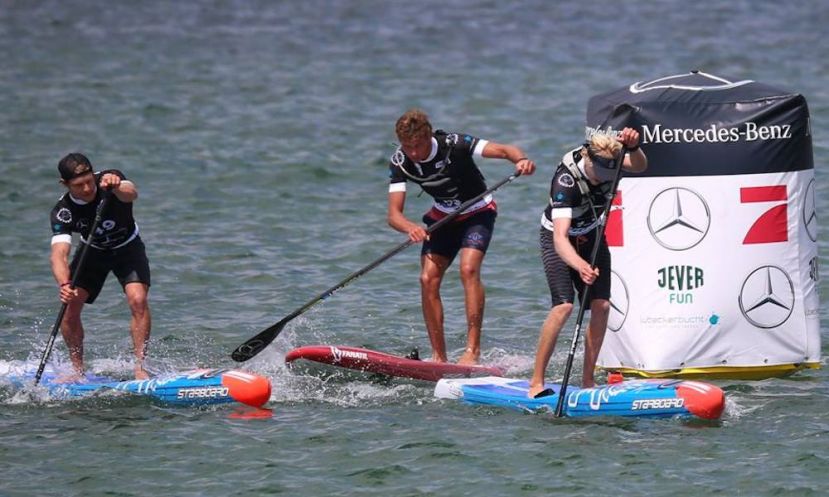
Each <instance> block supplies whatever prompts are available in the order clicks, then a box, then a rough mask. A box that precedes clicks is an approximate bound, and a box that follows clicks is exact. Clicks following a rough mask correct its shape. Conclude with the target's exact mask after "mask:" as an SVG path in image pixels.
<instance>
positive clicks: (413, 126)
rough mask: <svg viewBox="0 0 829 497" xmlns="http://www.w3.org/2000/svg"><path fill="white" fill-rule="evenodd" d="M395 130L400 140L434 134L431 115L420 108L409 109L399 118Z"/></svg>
mask: <svg viewBox="0 0 829 497" xmlns="http://www.w3.org/2000/svg"><path fill="white" fill-rule="evenodd" d="M394 131H395V133H397V138H398V139H400V140H411V139H413V138H420V137H422V136H432V124H431V123H430V122H429V116H427V115H426V113H425V112H423V111H422V110H420V109H409V110H407V111H406V112H405V113H404V114H403V115H402V116H400V118H399V119H398V120H397V124H395V125H394Z"/></svg>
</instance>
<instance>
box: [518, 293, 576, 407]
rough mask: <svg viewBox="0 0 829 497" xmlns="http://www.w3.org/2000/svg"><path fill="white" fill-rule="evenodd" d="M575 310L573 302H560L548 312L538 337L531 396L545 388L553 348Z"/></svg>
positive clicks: (528, 393) (529, 393) (531, 381)
mask: <svg viewBox="0 0 829 497" xmlns="http://www.w3.org/2000/svg"><path fill="white" fill-rule="evenodd" d="M572 312H573V304H572V303H569V302H568V303H564V304H559V305H557V306H555V307H553V308H552V309H550V312H549V313H548V314H547V319H545V320H544V324H543V325H541V333H539V337H538V349H537V350H536V353H535V366H534V367H533V377H532V379H530V390H529V392H527V395H528V396H529V397H535V396H536V395H537V394H539V393H540V392H541V391H542V390H544V373H545V372H546V370H547V365H548V364H549V363H550V357H552V355H553V349H555V346H556V340H558V334H559V332H560V331H561V328H562V327H564V323H566V322H567V319H569V318H570V314H571V313H572Z"/></svg>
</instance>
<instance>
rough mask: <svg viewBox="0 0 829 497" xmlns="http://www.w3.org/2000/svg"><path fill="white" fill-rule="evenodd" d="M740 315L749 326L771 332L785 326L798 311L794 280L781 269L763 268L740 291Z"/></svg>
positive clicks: (749, 278)
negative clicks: (793, 310) (795, 303)
mask: <svg viewBox="0 0 829 497" xmlns="http://www.w3.org/2000/svg"><path fill="white" fill-rule="evenodd" d="M739 304H740V311H742V313H743V316H744V317H745V318H746V319H747V320H748V322H749V323H751V324H753V325H754V326H756V327H758V328H764V329H771V328H776V327H778V326H780V325H781V324H783V323H785V322H786V320H787V319H789V316H791V315H792V309H794V285H793V284H792V279H791V278H789V275H788V274H786V271H784V270H783V269H782V268H780V267H778V266H760V267H758V268H757V269H755V270H754V271H752V272H751V273H750V274H749V275H748V277H746V279H745V281H743V287H742V288H741V289H740V297H739Z"/></svg>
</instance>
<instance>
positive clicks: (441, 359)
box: [432, 352, 446, 362]
mask: <svg viewBox="0 0 829 497" xmlns="http://www.w3.org/2000/svg"><path fill="white" fill-rule="evenodd" d="M432 362H446V357H441V356H439V355H437V354H435V353H434V352H432Z"/></svg>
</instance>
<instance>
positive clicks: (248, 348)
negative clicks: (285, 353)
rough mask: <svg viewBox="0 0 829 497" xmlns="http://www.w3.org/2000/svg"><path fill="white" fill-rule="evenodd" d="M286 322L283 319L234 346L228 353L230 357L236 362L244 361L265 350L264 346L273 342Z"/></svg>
mask: <svg viewBox="0 0 829 497" xmlns="http://www.w3.org/2000/svg"><path fill="white" fill-rule="evenodd" d="M287 322H288V321H286V320H284V319H283V320H282V321H280V322H278V323H276V324H275V325H273V326H271V327H270V328H267V329H266V330H264V331H262V332H261V333H259V334H258V335H256V336H255V337H253V338H251V339H249V340H248V341H247V342H245V343H243V344H242V345H240V346H238V347H236V350H234V351H233V353H232V354H230V357H231V358H233V360H234V361H236V362H245V361H247V360H248V359H251V358H253V356H255V355H256V354H258V353H260V352H262V351H263V350H265V347H267V346H268V345H270V344H271V342H273V340H274V338H276V336H277V335H279V334H280V333H281V332H282V328H284V327H285V324H286V323H287Z"/></svg>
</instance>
